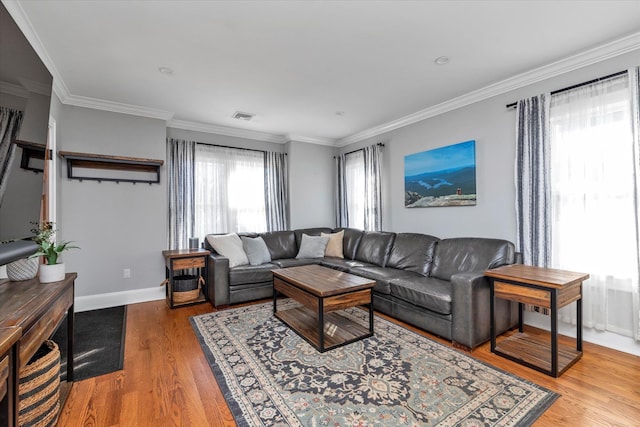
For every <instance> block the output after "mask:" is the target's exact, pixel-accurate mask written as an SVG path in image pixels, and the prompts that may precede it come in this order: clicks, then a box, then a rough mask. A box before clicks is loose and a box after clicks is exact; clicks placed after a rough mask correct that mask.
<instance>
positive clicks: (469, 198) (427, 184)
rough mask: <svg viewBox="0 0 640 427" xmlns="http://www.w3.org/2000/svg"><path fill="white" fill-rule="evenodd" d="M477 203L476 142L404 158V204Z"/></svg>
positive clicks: (408, 206) (436, 149)
mask: <svg viewBox="0 0 640 427" xmlns="http://www.w3.org/2000/svg"><path fill="white" fill-rule="evenodd" d="M475 204H476V142H475V141H466V142H461V143H459V144H454V145H449V146H446V147H441V148H435V149H433V150H428V151H423V152H421V153H416V154H411V155H408V156H405V157H404V206H405V207H407V208H426V207H435V206H470V205H475Z"/></svg>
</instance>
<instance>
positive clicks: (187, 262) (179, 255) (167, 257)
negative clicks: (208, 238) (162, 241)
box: [162, 249, 210, 308]
mask: <svg viewBox="0 0 640 427" xmlns="http://www.w3.org/2000/svg"><path fill="white" fill-rule="evenodd" d="M209 254H210V252H209V251H208V250H206V249H174V250H164V251H162V255H163V256H164V262H165V277H166V280H165V281H164V282H163V284H165V285H166V287H165V295H166V298H167V304H168V305H169V307H170V308H175V307H180V306H185V305H193V304H200V303H203V302H205V301H206V300H207V279H206V278H207V257H208V256H209ZM192 268H194V269H197V270H198V274H197V280H198V289H199V292H198V293H197V295H196V296H195V298H193V299H190V300H187V301H176V300H175V298H174V284H175V281H174V278H175V277H176V276H177V274H176V273H177V272H179V271H180V270H186V269H192ZM201 278H202V279H203V280H202V281H203V282H204V285H203V286H200V281H201Z"/></svg>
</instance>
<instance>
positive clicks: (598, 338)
mask: <svg viewBox="0 0 640 427" xmlns="http://www.w3.org/2000/svg"><path fill="white" fill-rule="evenodd" d="M524 323H525V324H526V325H531V326H534V327H536V328H540V329H545V330H547V331H548V330H549V329H551V326H550V325H551V323H550V318H549V316H545V315H543V314H540V313H532V312H525V313H524ZM558 333H559V334H561V335H566V336H568V337H573V338H575V336H576V327H575V326H574V325H569V324H566V323H563V322H558ZM582 340H583V341H587V342H590V343H593V344H598V345H601V346H603V347H609V348H612V349H614V350H618V351H622V352H625V353H629V354H633V355H635V356H640V343H638V342H635V341H634V340H633V338H629V337H625V336H622V335H618V334H614V333H613V332H607V331H604V332H600V331H596V330H595V329H591V328H582Z"/></svg>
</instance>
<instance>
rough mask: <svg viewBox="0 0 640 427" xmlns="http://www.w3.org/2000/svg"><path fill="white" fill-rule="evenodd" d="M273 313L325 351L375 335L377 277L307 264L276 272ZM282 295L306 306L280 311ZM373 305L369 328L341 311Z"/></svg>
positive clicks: (370, 308) (321, 350)
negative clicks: (279, 298)
mask: <svg viewBox="0 0 640 427" xmlns="http://www.w3.org/2000/svg"><path fill="white" fill-rule="evenodd" d="M273 276H274V277H273V314H274V315H275V316H276V317H277V318H278V319H280V320H281V321H282V322H284V323H285V324H287V325H288V326H289V327H290V328H291V329H293V330H294V331H295V332H296V333H297V334H298V335H300V336H301V337H302V338H304V339H305V340H306V341H307V342H308V343H309V344H311V345H312V346H314V347H315V348H316V349H317V350H318V351H320V352H321V353H323V352H325V351H327V350H331V349H334V348H336V347H340V346H343V345H346V344H350V343H352V342H354V341H358V340H361V339H363V338H367V337H370V336H372V335H373V303H372V300H373V285H375V283H376V282H375V280H370V279H365V278H363V277H359V276H354V275H353V274H349V273H344V272H341V271H337V270H333V269H331V268H326V267H322V266H320V265H305V266H301V267H290V268H282V269H279V270H274V271H273ZM278 294H283V295H286V296H288V297H289V298H292V299H294V300H296V301H298V302H299V303H301V304H302V306H298V307H295V308H291V309H287V310H281V311H278V302H277V301H278V300H277V297H278ZM360 305H364V306H367V307H368V308H369V328H368V329H367V328H366V327H364V326H362V325H360V324H358V323H355V322H353V321H352V320H349V319H347V318H346V317H344V316H342V315H341V314H340V313H339V312H340V310H344V309H346V308H349V307H356V306H360Z"/></svg>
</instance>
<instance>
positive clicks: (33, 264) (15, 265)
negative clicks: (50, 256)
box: [7, 258, 39, 282]
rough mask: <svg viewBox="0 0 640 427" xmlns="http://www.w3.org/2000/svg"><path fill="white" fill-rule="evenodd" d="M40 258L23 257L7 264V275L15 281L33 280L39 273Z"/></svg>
mask: <svg viewBox="0 0 640 427" xmlns="http://www.w3.org/2000/svg"><path fill="white" fill-rule="evenodd" d="M38 263H39V261H38V258H23V259H19V260H17V261H14V262H11V263H9V264H7V277H8V278H9V280H11V281H13V282H20V281H22V280H31V279H33V278H34V277H36V274H38Z"/></svg>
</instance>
